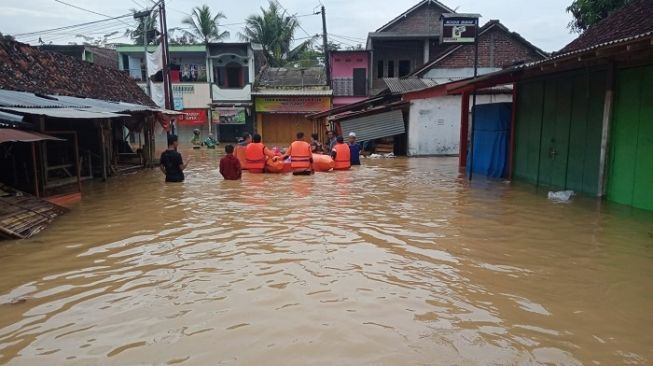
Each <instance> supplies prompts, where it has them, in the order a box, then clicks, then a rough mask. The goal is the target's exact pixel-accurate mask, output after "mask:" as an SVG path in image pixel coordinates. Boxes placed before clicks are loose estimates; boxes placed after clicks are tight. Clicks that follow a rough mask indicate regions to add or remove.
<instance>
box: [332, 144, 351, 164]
mask: <svg viewBox="0 0 653 366" xmlns="http://www.w3.org/2000/svg"><path fill="white" fill-rule="evenodd" d="M333 150H335V151H336V159H335V162H336V164H335V167H334V168H333V169H335V170H347V169H349V168H351V151H350V150H349V145H347V144H336V146H334V147H333Z"/></svg>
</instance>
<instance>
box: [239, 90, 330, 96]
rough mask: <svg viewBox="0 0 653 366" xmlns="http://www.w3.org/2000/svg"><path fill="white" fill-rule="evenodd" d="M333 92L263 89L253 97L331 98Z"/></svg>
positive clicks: (253, 93)
mask: <svg viewBox="0 0 653 366" xmlns="http://www.w3.org/2000/svg"><path fill="white" fill-rule="evenodd" d="M332 94H333V90H315V89H261V90H257V91H254V92H252V95H279V96H330V95H332Z"/></svg>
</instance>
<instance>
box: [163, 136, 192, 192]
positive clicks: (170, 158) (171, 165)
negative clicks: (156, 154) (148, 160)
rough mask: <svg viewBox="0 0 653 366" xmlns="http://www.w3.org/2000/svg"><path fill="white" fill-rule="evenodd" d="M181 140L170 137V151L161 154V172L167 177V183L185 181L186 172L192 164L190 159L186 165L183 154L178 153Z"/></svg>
mask: <svg viewBox="0 0 653 366" xmlns="http://www.w3.org/2000/svg"><path fill="white" fill-rule="evenodd" d="M178 146H179V138H178V137H177V135H170V136H168V150H166V151H164V152H163V153H161V159H160V162H161V165H160V166H159V167H160V168H161V171H162V172H163V174H165V175H166V182H170V183H179V182H183V181H184V170H185V169H186V167H187V166H188V163H190V158H188V159H186V164H184V161H183V159H182V158H181V154H180V153H178V152H177V147H178Z"/></svg>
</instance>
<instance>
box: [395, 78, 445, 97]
mask: <svg viewBox="0 0 653 366" xmlns="http://www.w3.org/2000/svg"><path fill="white" fill-rule="evenodd" d="M383 82H385V85H386V86H387V87H388V89H390V92H391V93H398V94H402V93H406V92H410V91H415V90H422V89H426V88H429V87H432V86H435V85H438V82H436V81H435V80H431V79H420V78H407V79H399V78H385V79H383Z"/></svg>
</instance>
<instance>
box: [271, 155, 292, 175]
mask: <svg viewBox="0 0 653 366" xmlns="http://www.w3.org/2000/svg"><path fill="white" fill-rule="evenodd" d="M265 170H266V171H267V172H268V173H287V172H291V171H292V168H291V167H290V160H288V161H283V160H281V158H280V157H279V158H273V159H268V161H267V162H266V163H265Z"/></svg>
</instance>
